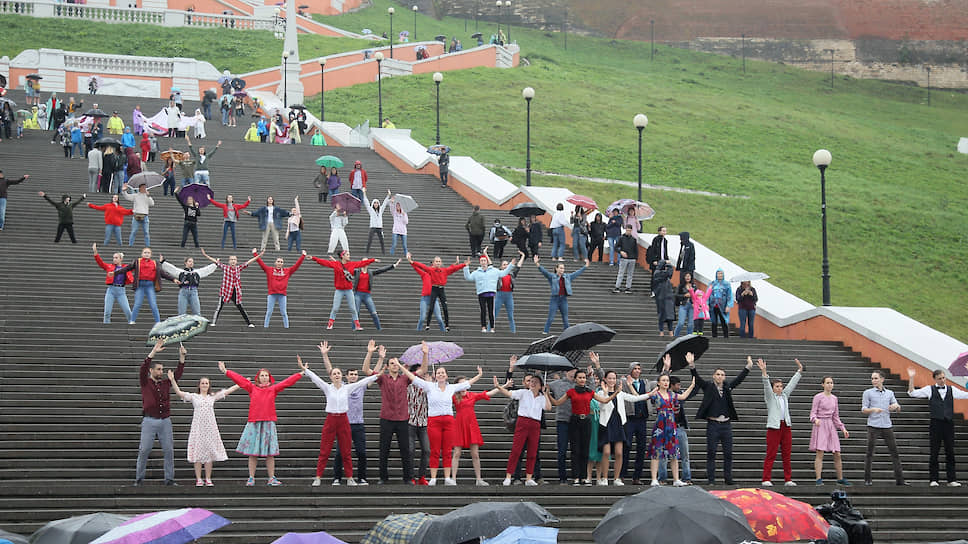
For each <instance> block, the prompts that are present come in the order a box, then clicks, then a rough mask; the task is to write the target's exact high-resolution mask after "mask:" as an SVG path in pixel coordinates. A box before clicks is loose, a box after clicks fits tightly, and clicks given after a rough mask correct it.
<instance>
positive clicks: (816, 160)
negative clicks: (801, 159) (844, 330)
mask: <svg viewBox="0 0 968 544" xmlns="http://www.w3.org/2000/svg"><path fill="white" fill-rule="evenodd" d="M831 158H832V157H831V156H830V152H829V151H827V150H826V149H818V150H817V152H816V153H814V154H813V164H814V165H816V167H817V168H819V169H820V224H821V229H822V231H823V262H822V264H821V274H822V275H821V277H822V278H823V305H824V306H830V261H828V260H827V178H826V176H825V172H826V170H827V167H828V166H830V160H831Z"/></svg>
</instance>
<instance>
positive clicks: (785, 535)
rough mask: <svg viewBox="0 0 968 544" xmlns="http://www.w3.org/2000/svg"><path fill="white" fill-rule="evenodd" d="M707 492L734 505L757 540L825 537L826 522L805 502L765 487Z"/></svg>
mask: <svg viewBox="0 0 968 544" xmlns="http://www.w3.org/2000/svg"><path fill="white" fill-rule="evenodd" d="M710 493H712V494H713V495H715V496H717V497H719V498H720V499H723V500H726V501H729V502H731V503H733V504H735V505H736V506H738V507H739V508H740V509H741V510H742V511H743V515H745V516H746V521H748V522H749V524H750V527H751V528H752V529H753V532H754V533H755V534H756V538H758V539H760V540H765V541H767V542H793V541H797V540H817V539H824V538H827V529H829V528H830V524H829V523H827V521H826V520H825V519H823V517H822V516H821V515H820V514H818V513H817V511H816V510H814V509H813V507H812V506H810V505H809V504H807V503H805V502H800V501H797V500H793V499H791V498H788V497H786V496H784V495H781V494H780V493H777V492H775V491H768V490H766V489H753V488H745V489H730V490H723V491H710Z"/></svg>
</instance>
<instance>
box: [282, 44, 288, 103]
mask: <svg viewBox="0 0 968 544" xmlns="http://www.w3.org/2000/svg"><path fill="white" fill-rule="evenodd" d="M288 74H289V51H283V52H282V107H283V108H288V107H289V93H288V89H287V88H286V83H287V80H288V79H289V78H288V77H286V76H287V75H288Z"/></svg>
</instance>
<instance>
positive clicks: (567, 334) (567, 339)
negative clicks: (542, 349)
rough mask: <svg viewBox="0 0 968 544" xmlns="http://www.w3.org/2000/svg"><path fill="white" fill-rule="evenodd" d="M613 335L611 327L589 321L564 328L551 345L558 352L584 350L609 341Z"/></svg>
mask: <svg viewBox="0 0 968 544" xmlns="http://www.w3.org/2000/svg"><path fill="white" fill-rule="evenodd" d="M613 336H615V331H613V330H612V329H610V328H608V327H606V326H605V325H599V324H598V323H593V322H591V321H589V322H587V323H579V324H577V325H572V326H570V327H568V328H567V329H565V330H564V332H562V333H561V334H560V335H559V336H558V340H557V341H556V342H555V343H554V345H553V346H551V347H552V349H553V350H555V351H560V352H566V351H575V350H586V349H591V348H593V347H595V346H597V345H599V344H604V343H605V342H608V341H610V340H611V339H612V337H613Z"/></svg>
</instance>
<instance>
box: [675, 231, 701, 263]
mask: <svg viewBox="0 0 968 544" xmlns="http://www.w3.org/2000/svg"><path fill="white" fill-rule="evenodd" d="M679 241H680V243H681V244H682V245H681V246H680V248H679V260H678V261H677V262H676V270H688V271H689V272H692V271H693V270H695V269H696V247H695V246H694V245H692V242H690V241H689V233H688V232H680V233H679Z"/></svg>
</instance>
